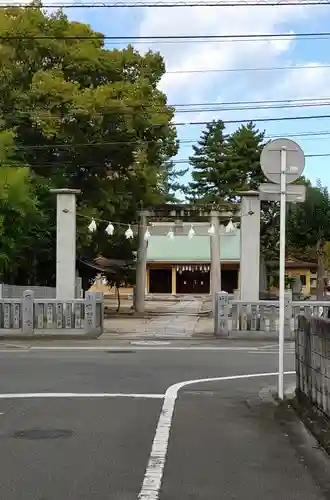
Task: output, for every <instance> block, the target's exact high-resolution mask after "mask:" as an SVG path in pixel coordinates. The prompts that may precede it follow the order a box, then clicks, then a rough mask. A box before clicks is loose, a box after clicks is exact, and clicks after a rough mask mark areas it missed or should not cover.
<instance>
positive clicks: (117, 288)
mask: <svg viewBox="0 0 330 500" xmlns="http://www.w3.org/2000/svg"><path fill="white" fill-rule="evenodd" d="M116 292H117V311H116V312H117V313H119V311H120V284H118V283H116Z"/></svg>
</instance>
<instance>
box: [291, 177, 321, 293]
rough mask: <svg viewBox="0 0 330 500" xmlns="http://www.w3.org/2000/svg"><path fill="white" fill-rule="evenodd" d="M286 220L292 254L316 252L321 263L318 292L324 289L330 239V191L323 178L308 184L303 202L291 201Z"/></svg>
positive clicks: (319, 263)
mask: <svg viewBox="0 0 330 500" xmlns="http://www.w3.org/2000/svg"><path fill="white" fill-rule="evenodd" d="M288 215H289V216H288V223H287V238H288V249H289V251H290V252H291V254H296V255H297V253H300V255H302V254H306V253H307V254H308V255H311V254H312V255H313V254H314V256H315V257H314V258H316V259H317V263H318V271H317V274H318V285H317V295H318V298H319V299H321V298H322V297H323V293H324V277H325V244H326V242H327V241H328V240H330V226H329V220H330V195H329V191H328V189H327V188H326V187H325V186H322V184H321V182H320V181H318V182H317V186H311V185H309V186H308V187H307V193H306V201H305V202H304V203H297V204H290V208H289V214H288Z"/></svg>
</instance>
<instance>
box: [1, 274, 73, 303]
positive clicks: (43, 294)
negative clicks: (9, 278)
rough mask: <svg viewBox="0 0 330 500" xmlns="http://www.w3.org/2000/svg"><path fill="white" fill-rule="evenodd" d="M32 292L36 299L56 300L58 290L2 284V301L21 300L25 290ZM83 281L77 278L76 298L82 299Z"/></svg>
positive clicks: (45, 287) (47, 287) (48, 287)
mask: <svg viewBox="0 0 330 500" xmlns="http://www.w3.org/2000/svg"><path fill="white" fill-rule="evenodd" d="M27 289H29V290H31V291H32V292H33V293H34V297H35V298H36V299H55V298H56V288H55V287H50V286H27V285H7V284H5V283H0V299H19V298H21V297H23V294H24V292H25V290H27ZM82 296H83V293H82V280H81V278H76V298H77V299H79V298H82Z"/></svg>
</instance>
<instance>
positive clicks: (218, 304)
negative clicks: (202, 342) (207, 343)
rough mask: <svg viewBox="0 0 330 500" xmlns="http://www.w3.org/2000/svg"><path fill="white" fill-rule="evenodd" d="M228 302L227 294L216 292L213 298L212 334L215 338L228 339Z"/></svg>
mask: <svg viewBox="0 0 330 500" xmlns="http://www.w3.org/2000/svg"><path fill="white" fill-rule="evenodd" d="M228 315H229V300H228V293H227V292H217V293H216V297H215V312H214V334H215V336H216V337H228V335H229V325H228Z"/></svg>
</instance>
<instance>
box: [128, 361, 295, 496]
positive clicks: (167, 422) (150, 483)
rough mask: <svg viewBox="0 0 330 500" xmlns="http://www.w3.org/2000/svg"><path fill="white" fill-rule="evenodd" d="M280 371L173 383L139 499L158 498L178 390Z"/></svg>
mask: <svg viewBox="0 0 330 500" xmlns="http://www.w3.org/2000/svg"><path fill="white" fill-rule="evenodd" d="M295 373H296V372H294V371H290V372H285V375H293V374H295ZM277 375H278V372H273V373H252V374H246V375H233V376H228V377H215V378H204V379H197V380H186V381H185V382H179V383H178V384H174V385H171V386H170V387H169V388H168V389H167V391H166V393H165V399H164V403H163V407H162V410H161V414H160V417H159V420H158V424H157V428H156V433H155V437H154V440H153V444H152V448H151V453H150V456H149V462H148V465H147V469H146V471H145V475H144V480H143V483H142V488H141V491H140V493H139V496H138V499H139V500H158V498H159V492H160V488H161V484H162V479H163V471H164V466H165V461H166V454H167V448H168V443H169V438H170V430H171V425H172V419H173V414H174V408H175V402H176V399H177V397H178V392H179V390H180V389H182V388H183V387H186V386H187V385H193V384H201V383H205V382H224V381H228V380H240V379H250V378H257V377H275V376H277Z"/></svg>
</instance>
